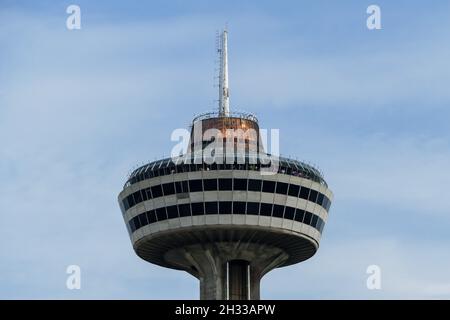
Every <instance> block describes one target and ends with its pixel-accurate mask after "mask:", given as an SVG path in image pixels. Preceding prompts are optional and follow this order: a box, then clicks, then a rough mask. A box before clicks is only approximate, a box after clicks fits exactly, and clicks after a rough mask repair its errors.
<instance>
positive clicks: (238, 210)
mask: <svg viewBox="0 0 450 320" xmlns="http://www.w3.org/2000/svg"><path fill="white" fill-rule="evenodd" d="M233 214H245V202H241V201H235V202H233Z"/></svg>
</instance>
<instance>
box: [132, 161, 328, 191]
mask: <svg viewBox="0 0 450 320" xmlns="http://www.w3.org/2000/svg"><path fill="white" fill-rule="evenodd" d="M238 159H241V158H240V157H237V158H235V159H234V163H223V164H218V163H212V164H207V163H204V162H203V161H202V163H196V162H195V161H194V159H191V161H192V163H191V164H185V163H182V162H181V163H177V164H175V163H174V162H173V161H172V160H171V159H170V158H169V159H162V160H158V161H155V162H152V163H149V164H147V165H145V166H144V167H141V168H139V169H137V170H135V171H134V172H133V173H132V175H131V177H130V178H129V179H128V181H127V184H126V186H127V185H131V184H134V183H137V182H139V181H142V180H146V179H151V178H154V177H158V176H165V175H170V174H176V173H183V172H194V171H209V170H247V171H248V170H251V171H261V168H264V167H269V166H270V165H264V164H261V163H260V162H259V158H251V157H249V156H248V155H246V156H245V157H243V159H242V160H243V161H238ZM251 160H252V161H251ZM241 162H242V163H241ZM277 172H278V173H281V174H288V175H293V176H297V177H303V178H306V179H309V180H313V181H315V182H318V183H320V184H324V185H326V182H325V180H324V179H323V177H322V175H321V173H320V172H319V171H318V170H317V169H315V168H313V167H312V166H310V165H307V164H305V163H303V162H300V161H297V160H292V159H288V158H283V157H279V158H278V171H277Z"/></svg>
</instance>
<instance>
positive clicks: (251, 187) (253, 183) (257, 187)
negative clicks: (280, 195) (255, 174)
mask: <svg viewBox="0 0 450 320" xmlns="http://www.w3.org/2000/svg"><path fill="white" fill-rule="evenodd" d="M248 191H261V180H254V179H250V180H248Z"/></svg>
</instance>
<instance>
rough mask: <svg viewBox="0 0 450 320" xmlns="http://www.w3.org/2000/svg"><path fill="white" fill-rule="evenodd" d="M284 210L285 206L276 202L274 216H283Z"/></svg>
mask: <svg viewBox="0 0 450 320" xmlns="http://www.w3.org/2000/svg"><path fill="white" fill-rule="evenodd" d="M283 211H284V206H280V205H278V204H274V205H273V213H272V216H274V217H277V218H283Z"/></svg>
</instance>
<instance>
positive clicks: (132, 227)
mask: <svg viewBox="0 0 450 320" xmlns="http://www.w3.org/2000/svg"><path fill="white" fill-rule="evenodd" d="M128 223H129V225H130V230H131V232H134V231H136V227H135V225H134V219H131V220H130V221H129V222H128Z"/></svg>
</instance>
